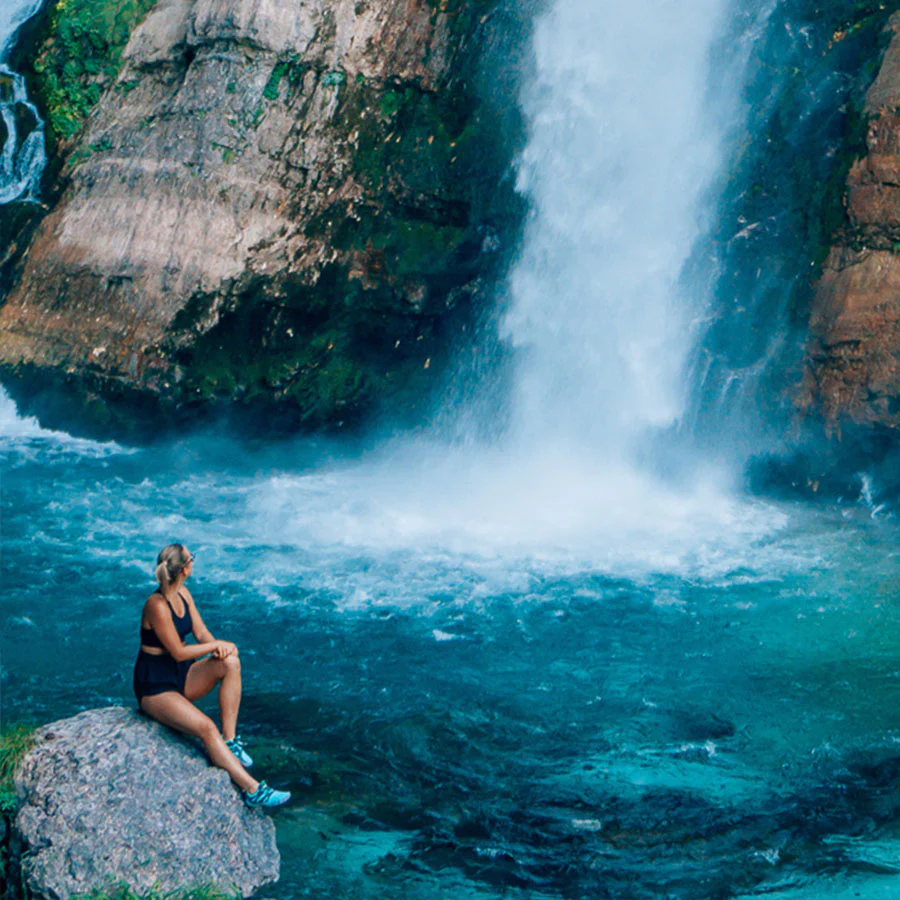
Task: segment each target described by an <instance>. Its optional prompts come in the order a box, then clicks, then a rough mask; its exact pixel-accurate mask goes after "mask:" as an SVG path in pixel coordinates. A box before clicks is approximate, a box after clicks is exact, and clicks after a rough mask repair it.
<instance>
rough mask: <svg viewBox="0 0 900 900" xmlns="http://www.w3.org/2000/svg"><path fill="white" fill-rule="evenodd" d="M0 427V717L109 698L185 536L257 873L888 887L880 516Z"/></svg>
mask: <svg viewBox="0 0 900 900" xmlns="http://www.w3.org/2000/svg"><path fill="white" fill-rule="evenodd" d="M3 431H4V433H5V436H4V437H3V438H2V440H0V459H2V503H3V506H2V516H3V519H2V538H3V554H2V565H3V586H4V590H3V596H2V611H0V621H2V645H0V649H2V715H3V719H4V722H13V721H17V720H20V719H31V720H37V721H46V720H48V719H52V718H55V717H61V716H67V715H71V714H73V713H75V712H77V711H79V710H82V709H87V708H91V707H97V706H104V705H108V704H125V705H130V704H131V703H132V697H131V693H130V678H131V665H132V662H133V658H134V655H135V653H136V649H137V637H138V616H139V613H140V609H141V606H142V604H143V601H144V599H145V597H146V595H147V593H148V592H149V591H150V590H151V589H152V587H153V584H152V579H151V571H152V568H153V566H152V564H153V561H154V556H155V553H156V551H157V549H158V548H159V546H161V545H162V544H164V543H167V542H168V541H170V540H173V539H179V540H183V541H185V542H187V543H188V544H189V545H190V547H191V548H192V549H193V550H195V551H196V552H197V563H196V564H195V576H194V583H193V585H192V589H193V591H194V595H195V597H196V598H197V601H198V604H199V606H200V609H201V610H202V612H203V614H204V617H205V619H206V621H207V623H208V624H209V625H210V627H211V628H212V630H213V632H214V633H215V634H216V635H217V636H219V637H225V638H228V639H231V640H234V641H236V642H237V643H238V645H239V646H240V648H241V654H242V658H243V660H244V672H245V702H244V706H243V715H242V718H243V723H242V730H243V731H244V733H245V735H246V736H247V737H248V738H249V742H250V746H251V748H258V750H259V756H260V763H261V767H262V768H265V769H266V770H267V772H268V773H269V774H271V780H272V781H273V782H275V783H277V784H279V785H281V786H286V787H288V788H290V789H291V790H292V791H294V793H295V796H296V800H295V802H293V803H292V805H291V806H290V807H289V808H287V809H284V810H283V811H281V812H279V813H278V814H277V815H276V823H277V826H278V839H279V845H280V847H281V851H282V856H283V874H282V879H281V882H280V883H279V884H278V885H277V886H276V887H274V888H272V889H267V890H265V891H264V892H263V895H264V896H266V897H278V898H281V897H284V898H287V897H294V896H301V895H303V896H307V895H311V896H326V895H327V896H341V897H357V896H359V897H377V898H388V897H391V898H393V897H398V896H401V897H414V898H426V897H433V896H436V895H437V894H438V893H439V892H440V893H441V894H443V895H445V896H453V897H493V896H504V897H509V896H522V897H587V896H591V897H626V898H644V897H647V898H650V897H652V898H674V897H678V898H686V900H687V898H690V900H693V898H725V897H751V896H760V895H765V896H776V897H788V898H812V897H816V898H819V897H822V898H825V897H827V898H832V897H835V898H837V897H841V898H842V897H853V896H864V897H869V898H876V897H895V896H898V895H900V880H898V879H897V873H898V871H900V834H898V825H897V824H896V821H897V815H896V814H897V812H898V805H900V797H898V795H897V792H896V789H895V783H896V776H897V774H898V773H900V709H898V704H897V702H896V701H897V698H898V695H900V657H898V647H897V639H896V635H897V633H898V627H897V626H898V620H900V609H898V606H897V603H896V601H895V596H896V585H897V573H898V567H897V558H896V554H897V551H896V536H897V534H896V525H895V524H894V523H893V521H891V520H890V519H885V518H883V514H882V513H875V514H874V515H873V511H872V510H870V509H868V508H867V507H865V506H863V505H860V504H858V503H855V502H847V503H846V504H841V503H832V504H826V503H823V504H820V505H816V506H805V505H800V504H796V505H789V504H775V503H768V502H763V501H760V500H753V499H748V498H740V497H737V498H735V497H732V496H731V495H730V494H729V493H728V491H727V490H726V488H725V486H724V482H719V483H717V480H716V479H713V478H711V477H708V483H706V484H699V483H694V484H691V485H684V486H682V487H681V488H679V489H678V490H676V489H673V488H664V487H662V486H661V485H656V484H653V483H652V482H650V481H648V480H646V479H642V478H639V477H638V476H636V475H634V474H633V473H631V474H630V475H629V474H628V473H624V472H617V473H614V474H613V475H610V473H608V472H605V473H604V472H603V471H598V472H593V471H592V470H591V468H590V467H589V466H586V465H584V464H582V466H581V467H580V468H579V466H578V464H577V460H575V459H573V458H571V457H569V458H566V457H565V455H564V453H563V452H562V451H560V452H559V453H558V454H556V455H553V454H551V455H547V454H545V455H542V456H541V457H540V458H538V459H530V460H529V459H527V458H525V457H522V458H519V459H516V458H514V457H511V455H510V454H498V455H497V456H496V457H494V456H493V455H492V453H491V452H489V451H475V450H472V449H469V450H468V451H466V452H462V451H460V450H451V449H448V448H440V447H435V446H430V445H425V444H422V445H416V444H412V443H408V444H404V445H397V446H388V447H383V448H382V449H380V450H379V451H377V452H374V451H373V452H371V453H356V454H355V455H354V456H353V457H348V456H346V455H342V454H341V452H340V448H336V447H329V446H325V445H322V444H318V445H315V444H309V443H307V444H300V443H298V444H289V445H282V446H279V447H269V448H267V449H261V448H258V447H257V448H253V447H248V446H246V445H237V444H232V443H229V442H227V441H225V440H218V441H210V442H209V443H207V444H205V445H204V444H202V443H200V442H196V441H195V442H191V443H179V442H177V441H176V442H172V443H170V444H168V445H165V446H160V447H156V448H145V449H140V450H132V449H129V448H124V447H120V446H118V445H115V444H98V443H94V442H90V441H79V440H76V439H74V438H71V437H69V436H67V435H63V434H55V433H52V432H47V431H45V430H43V429H41V428H40V426H39V425H38V424H37V423H35V422H33V421H29V420H23V419H21V418H19V417H18V416H16V415H15V412H14V410H13V409H12V407H11V405H10V404H9V403H8V402H6V405H5V407H4V428H3ZM501 459H502V460H504V461H505V465H504V466H501V465H500V460H501ZM529 472H530V473H531V474H530V477H529ZM210 709H214V707H210Z"/></svg>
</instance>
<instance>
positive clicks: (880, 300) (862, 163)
mask: <svg viewBox="0 0 900 900" xmlns="http://www.w3.org/2000/svg"><path fill="white" fill-rule="evenodd" d="M890 28H891V29H892V31H893V37H892V39H891V42H890V44H889V46H888V49H887V51H886V53H885V56H884V59H883V62H882V65H881V69H880V72H879V74H878V76H877V78H876V79H875V81H874V83H873V84H872V86H871V87H870V88H869V91H868V93H867V94H866V100H865V110H864V113H865V117H866V122H867V131H866V139H865V141H866V152H865V153H864V154H863V155H862V156H861V158H860V159H858V160H857V161H856V162H855V163H854V164H853V166H852V168H851V170H850V174H849V176H848V178H847V183H846V193H845V200H844V202H845V208H846V213H847V221H846V223H845V224H844V225H843V227H841V228H840V229H839V230H838V232H837V234H836V236H835V239H834V242H833V245H832V247H831V250H830V252H829V255H828V258H827V260H826V262H825V265H824V268H823V271H822V276H821V278H820V280H819V282H818V284H817V286H816V290H815V294H814V297H813V301H812V307H811V314H810V340H809V345H808V351H807V358H806V368H805V384H804V388H803V391H802V394H801V397H800V404H801V406H803V407H804V408H806V409H807V410H812V411H814V412H815V413H816V414H817V415H819V416H821V417H822V419H823V420H824V422H825V426H826V430H827V432H828V433H829V434H830V435H832V436H840V434H841V432H842V431H843V430H844V429H846V428H847V427H848V426H851V427H854V428H856V429H857V430H858V428H857V427H858V426H859V427H862V428H863V429H873V428H874V429H878V430H880V429H883V428H890V429H894V428H896V427H898V426H900V13H895V14H894V15H893V17H892V18H891V21H890Z"/></svg>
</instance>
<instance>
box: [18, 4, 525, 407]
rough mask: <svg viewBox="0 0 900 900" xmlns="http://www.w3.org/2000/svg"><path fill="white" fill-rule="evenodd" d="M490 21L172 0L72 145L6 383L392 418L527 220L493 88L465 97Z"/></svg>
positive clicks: (27, 273) (148, 23)
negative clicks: (386, 413) (505, 239)
mask: <svg viewBox="0 0 900 900" xmlns="http://www.w3.org/2000/svg"><path fill="white" fill-rule="evenodd" d="M60 9H62V8H60ZM497 18H498V16H497V10H496V7H495V6H494V5H492V4H490V3H489V2H487V0H442V2H441V3H440V5H435V4H433V3H432V0H381V2H378V3H374V2H370V0H304V2H300V3H298V2H296V0H158V2H157V3H155V5H153V6H152V9H151V10H150V12H149V14H147V15H146V18H145V19H143V21H142V23H141V24H140V25H139V26H138V27H137V28H136V29H135V30H134V31H133V32H132V33H131V36H130V39H129V40H128V43H127V46H126V47H125V50H124V53H123V56H122V60H123V64H122V67H121V70H120V71H119V73H118V76H117V78H116V80H115V83H113V84H112V85H111V86H110V87H108V88H107V89H106V90H105V92H104V93H103V94H102V96H101V97H100V99H99V102H98V103H97V105H96V107H95V108H94V109H93V112H92V113H91V115H90V116H89V117H88V118H87V120H86V122H85V124H84V126H83V127H82V128H81V130H80V132H78V134H77V136H76V137H75V138H74V139H73V140H70V141H68V142H64V143H63V144H62V148H63V151H64V152H66V153H68V160H67V163H66V165H65V167H64V169H63V171H62V176H61V177H62V183H63V184H65V185H67V187H66V188H65V190H64V192H63V193H62V196H61V199H60V200H59V202H58V203H57V204H56V205H55V207H54V208H53V209H52V211H51V212H50V214H49V215H48V216H47V217H46V218H45V219H44V221H43V222H42V224H41V226H40V228H39V229H38V232H37V234H36V236H35V237H34V239H33V241H32V244H31V247H30V249H29V251H28V253H27V256H26V257H25V260H24V262H23V264H22V265H21V267H20V271H19V272H18V273H17V278H16V282H15V286H14V287H13V289H12V290H11V292H10V294H9V296H8V298H7V301H6V303H5V305H4V306H3V307H2V309H0V367H2V369H3V370H4V372H5V374H6V377H7V378H9V377H12V378H13V379H16V380H18V381H19V383H45V382H47V381H48V380H50V381H55V382H57V383H58V382H60V381H63V380H64V381H65V382H66V383H67V384H68V387H69V389H70V390H71V391H74V393H75V394H76V395H77V396H78V397H79V398H81V399H82V400H84V399H88V400H91V399H93V401H94V406H95V410H96V411H97V416H98V417H99V418H100V419H103V418H104V417H108V416H110V415H112V414H113V413H114V412H115V410H116V403H117V401H120V400H123V399H124V400H126V401H127V403H126V404H125V407H123V408H126V407H127V408H133V407H134V404H135V402H136V401H138V402H141V403H145V404H146V405H147V406H148V407H149V408H151V409H153V410H155V411H156V412H163V413H172V412H175V413H178V412H179V411H185V410H189V409H191V408H196V407H204V406H210V405H215V404H222V403H224V404H226V405H227V404H234V403H241V404H247V405H251V406H252V405H253V404H262V405H263V406H265V407H266V408H271V409H273V410H275V411H278V412H280V413H283V420H284V422H286V423H288V424H297V423H299V422H306V423H309V424H313V425H321V424H343V423H344V422H345V421H347V422H352V421H354V420H356V419H359V418H360V417H362V416H364V415H366V414H367V413H369V412H370V411H371V410H372V409H374V408H375V407H376V406H378V405H381V406H391V405H394V406H396V407H397V408H399V410H400V411H401V412H403V411H404V410H405V409H406V408H408V407H409V406H410V405H412V404H413V403H414V402H415V398H420V397H421V396H422V395H423V393H424V392H426V391H427V387H428V384H429V383H430V381H431V380H432V379H433V378H435V377H436V373H438V372H439V371H440V369H441V363H442V362H444V361H445V359H446V358H447V356H448V348H450V347H451V346H452V344H453V340H454V334H455V333H457V332H463V331H464V330H466V329H468V328H470V327H471V325H472V323H473V321H474V320H475V319H477V313H478V309H479V307H480V306H481V305H483V304H484V303H485V298H486V292H487V289H488V285H489V283H490V281H491V278H492V277H494V276H495V275H496V273H497V271H498V270H499V267H500V264H501V262H500V261H501V258H502V254H501V253H499V252H498V248H499V247H500V235H502V234H503V233H504V232H506V231H508V230H510V229H512V228H514V227H515V224H514V223H515V217H516V213H515V212H514V210H515V202H514V200H513V199H512V198H513V192H512V186H511V185H510V184H509V183H508V181H506V180H504V177H503V176H504V172H505V171H506V169H507V166H508V162H509V157H510V154H511V152H512V150H511V145H510V144H509V143H504V141H503V140H502V139H501V133H502V132H503V131H505V130H506V124H505V123H504V122H502V121H501V120H502V118H503V115H504V113H503V111H502V108H501V105H502V100H501V101H500V104H501V105H492V104H491V103H489V102H485V101H482V100H481V99H479V95H478V92H477V91H476V87H475V83H476V80H477V77H478V73H479V71H480V69H479V60H480V58H481V54H482V52H483V51H484V48H485V47H487V46H489V45H492V44H496V43H497V42H498V41H500V40H501V39H500V38H499V37H498V34H499V31H500V29H499V27H498V26H497V24H496V22H497ZM54 41H56V42H58V41H59V37H58V35H56V36H55V37H54V35H53V34H51V35H50V36H49V37H48V38H47V39H46V41H45V43H44V45H43V46H42V48H41V51H40V54H39V56H38V60H37V63H36V69H37V70H38V72H40V71H41V70H42V64H41V61H42V60H43V59H46V57H47V56H48V55H49V54H51V53H52V51H53V50H54ZM493 50H494V51H496V46H494V47H493ZM48 68H49V66H48V65H46V64H44V65H43V69H44V70H45V71H46V70H47V69H48ZM81 83H82V84H88V85H90V84H91V83H96V77H95V76H93V75H92V74H91V73H90V72H88V73H85V74H84V75H83V76H81ZM51 87H52V85H51ZM51 119H52V110H51ZM511 211H513V212H511Z"/></svg>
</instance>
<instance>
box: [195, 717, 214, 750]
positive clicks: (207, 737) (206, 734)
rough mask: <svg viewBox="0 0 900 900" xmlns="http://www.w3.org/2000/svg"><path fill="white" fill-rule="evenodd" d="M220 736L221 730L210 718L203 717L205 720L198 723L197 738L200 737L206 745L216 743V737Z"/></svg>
mask: <svg viewBox="0 0 900 900" xmlns="http://www.w3.org/2000/svg"><path fill="white" fill-rule="evenodd" d="M218 734H219V729H218V728H217V727H216V723H215V722H213V720H212V719H211V718H210V717H209V716H206V715H205V716H203V719H202V720H201V721H199V722H198V723H197V737H199V738H200V740H201V741H203V743H204V744H208V743H209V742H210V741H214V740H215V739H216V737H218Z"/></svg>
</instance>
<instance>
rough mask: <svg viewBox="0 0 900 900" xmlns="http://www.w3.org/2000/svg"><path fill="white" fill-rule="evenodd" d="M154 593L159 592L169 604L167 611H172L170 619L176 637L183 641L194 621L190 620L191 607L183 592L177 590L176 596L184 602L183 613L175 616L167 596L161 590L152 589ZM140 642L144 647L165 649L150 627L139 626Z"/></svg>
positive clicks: (191, 628)
mask: <svg viewBox="0 0 900 900" xmlns="http://www.w3.org/2000/svg"><path fill="white" fill-rule="evenodd" d="M153 593H154V594H160V595H161V596H162V597H163V598H164V599H165V601H166V603H168V604H169V612H171V613H172V621H173V622H174V623H175V630H176V631H177V632H178V637H180V638H181V640H182V641H183V640H184V639H185V638H186V637H187V636H188V635H189V634H190V633H191V631H192V630H193V628H194V623H193V622H192V621H191V608H190V607H189V606H188V602H187V600H185V599H184V594H182V593H181V591H179V592H178V596H179V597H181V602H182V603H183V604H184V615H183V616H176V615H175V610H174V609H172V604H171V603H169V598H168V597H166V595H165V594H163V592H162V591H154V592H153ZM141 643H142V644H143V645H144V646H145V647H159V648H160V649H161V650H165V649H166V648H165V647H163V644H162V641H161V640H160V639H159V636H158V635H157V633H156V632H155V631H154V630H153V629H152V628H144V627H143V626H141Z"/></svg>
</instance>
